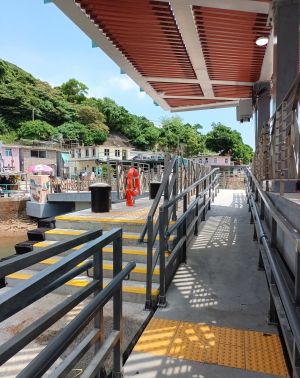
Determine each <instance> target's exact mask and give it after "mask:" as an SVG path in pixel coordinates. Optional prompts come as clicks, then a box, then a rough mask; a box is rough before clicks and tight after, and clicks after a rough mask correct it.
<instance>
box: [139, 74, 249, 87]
mask: <svg viewBox="0 0 300 378" xmlns="http://www.w3.org/2000/svg"><path fill="white" fill-rule="evenodd" d="M144 79H145V80H147V81H148V82H152V81H153V82H157V83H178V84H181V83H182V84H200V81H199V80H198V79H180V78H174V77H156V76H144ZM210 82H211V84H217V85H241V86H249V87H252V85H254V84H255V82H252V81H228V80H210Z"/></svg>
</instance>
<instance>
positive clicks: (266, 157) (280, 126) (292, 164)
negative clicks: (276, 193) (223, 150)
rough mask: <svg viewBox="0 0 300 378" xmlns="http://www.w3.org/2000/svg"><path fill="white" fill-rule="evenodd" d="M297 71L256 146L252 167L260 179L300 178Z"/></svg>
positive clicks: (299, 96)
mask: <svg viewBox="0 0 300 378" xmlns="http://www.w3.org/2000/svg"><path fill="white" fill-rule="evenodd" d="M299 111H300V74H299V75H298V77H297V79H296V81H295V83H294V84H293V85H292V87H291V89H290V90H289V92H288V93H287V95H286V96H285V98H284V100H283V102H282V103H281V104H280V105H279V106H278V108H277V110H276V112H275V113H274V115H273V116H272V118H271V119H270V121H269V122H268V123H266V124H265V125H263V127H262V130H261V133H260V136H259V140H258V143H257V146H256V152H255V157H254V161H253V169H254V173H255V176H256V178H257V179H258V180H259V181H262V180H268V179H297V178H300V162H299V154H300V144H299V140H300V134H299V126H300V125H299V124H300V121H299V114H300V113H299Z"/></svg>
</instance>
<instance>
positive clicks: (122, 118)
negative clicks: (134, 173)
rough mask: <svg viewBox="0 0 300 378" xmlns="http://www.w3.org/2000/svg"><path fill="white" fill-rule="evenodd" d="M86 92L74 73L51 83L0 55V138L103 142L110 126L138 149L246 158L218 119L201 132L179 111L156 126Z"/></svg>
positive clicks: (246, 153)
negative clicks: (59, 84)
mask: <svg viewBox="0 0 300 378" xmlns="http://www.w3.org/2000/svg"><path fill="white" fill-rule="evenodd" d="M87 93H88V88H87V86H86V85H85V84H83V83H81V82H79V81H77V80H76V79H70V80H68V81H67V82H66V83H63V84H62V85H61V86H59V87H55V88H53V87H52V86H51V85H50V84H48V83H46V82H43V81H41V80H39V79H37V78H35V77H33V76H32V75H31V74H30V73H28V72H26V71H24V70H22V69H21V68H19V67H17V66H15V65H13V64H11V63H9V62H6V61H4V60H1V59H0V140H3V141H4V142H8V143H9V142H13V141H15V140H18V139H39V140H51V139H52V140H53V139H54V140H57V139H60V138H64V139H73V140H74V139H75V140H78V142H80V143H84V144H85V145H92V144H101V143H103V142H104V141H105V140H106V139H107V137H108V135H109V132H110V131H113V132H118V133H121V134H123V135H124V136H125V137H126V138H128V139H129V140H130V141H131V143H132V144H133V145H134V146H135V147H136V148H138V149H142V150H149V149H152V150H153V149H158V150H164V151H170V152H180V153H182V154H183V155H184V156H195V155H198V154H199V153H203V152H206V151H207V150H210V151H215V152H217V153H221V154H228V153H230V154H231V155H233V158H235V159H239V158H241V159H244V161H245V162H248V161H249V159H251V154H252V149H251V147H249V146H247V145H244V143H243V141H242V138H241V135H240V133H238V132H237V131H234V130H231V129H230V128H229V127H226V126H224V125H222V124H214V125H213V130H212V131H211V132H210V133H208V134H207V135H203V134H201V129H202V126H201V125H200V124H194V125H191V124H185V123H184V122H183V120H182V119H181V118H180V117H170V118H165V119H163V120H162V121H161V125H160V127H157V126H156V125H155V124H154V123H153V122H151V121H150V120H148V119H147V118H146V117H142V116H137V115H135V114H131V113H130V112H128V110H127V109H125V108H124V107H123V106H119V105H118V104H117V103H116V102H115V101H113V100H112V99H110V98H107V97H105V98H102V99H100V98H90V97H88V96H87ZM224 141H225V143H224ZM220 148H221V149H220Z"/></svg>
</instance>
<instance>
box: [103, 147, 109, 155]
mask: <svg viewBox="0 0 300 378" xmlns="http://www.w3.org/2000/svg"><path fill="white" fill-rule="evenodd" d="M104 156H109V148H104Z"/></svg>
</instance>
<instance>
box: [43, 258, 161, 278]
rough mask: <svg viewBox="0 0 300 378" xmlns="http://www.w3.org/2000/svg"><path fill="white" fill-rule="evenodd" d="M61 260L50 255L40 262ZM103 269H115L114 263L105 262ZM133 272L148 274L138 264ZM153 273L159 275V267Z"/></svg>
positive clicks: (46, 263) (47, 263) (50, 263)
mask: <svg viewBox="0 0 300 378" xmlns="http://www.w3.org/2000/svg"><path fill="white" fill-rule="evenodd" d="M60 260H61V259H59V258H56V257H50V258H49V259H45V260H43V261H41V262H40V263H41V264H45V265H53V264H56V263H58V262H59V261H60ZM82 264H83V262H81V263H80V264H78V265H76V266H77V267H80V266H82ZM125 266H126V264H123V268H125ZM103 269H104V270H113V264H112V263H105V264H103ZM133 272H134V273H141V274H146V273H147V269H146V268H145V267H140V266H137V267H135V268H134V269H133ZM153 274H155V275H159V268H155V269H154V271H153Z"/></svg>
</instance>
